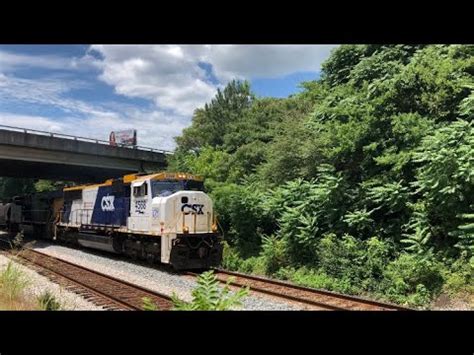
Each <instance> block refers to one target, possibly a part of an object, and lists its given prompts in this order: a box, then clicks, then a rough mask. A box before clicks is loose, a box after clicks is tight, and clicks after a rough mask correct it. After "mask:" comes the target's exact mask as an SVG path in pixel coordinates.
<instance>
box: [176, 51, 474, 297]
mask: <svg viewBox="0 0 474 355" xmlns="http://www.w3.org/2000/svg"><path fill="white" fill-rule="evenodd" d="M301 87H302V91H301V92H300V93H298V94H296V95H293V96H291V97H289V98H286V99H275V98H257V97H255V95H253V94H252V92H251V89H250V86H249V84H248V83H246V82H235V81H234V82H231V83H230V84H228V86H227V87H226V88H225V89H224V90H222V91H219V92H218V94H217V96H216V98H215V99H214V100H212V101H211V102H210V103H209V104H207V105H206V106H205V108H204V109H199V110H196V112H195V115H194V117H193V123H192V125H191V127H190V128H188V129H186V130H185V131H184V132H183V135H182V136H181V137H178V138H177V143H178V148H177V150H176V154H175V156H174V157H173V159H172V161H171V162H170V163H171V164H170V168H171V169H173V170H186V171H190V172H193V173H198V174H203V175H204V176H205V177H206V178H207V182H206V186H207V188H208V190H209V191H210V193H211V194H212V195H213V198H214V200H215V205H216V209H217V210H218V213H219V216H220V224H221V227H222V229H223V232H224V234H225V237H226V240H227V242H228V245H227V246H226V249H225V261H224V263H225V266H227V267H229V268H234V269H239V270H242V271H247V272H256V273H265V274H271V275H276V276H279V277H282V278H287V279H291V280H293V281H295V282H299V283H302V284H309V285H312V286H317V287H325V288H329V289H333V290H340V291H344V292H351V293H359V294H360V293H366V292H369V293H372V294H373V295H378V296H380V297H384V298H388V299H390V300H393V301H397V302H401V303H409V304H412V305H423V304H427V303H428V302H429V301H430V300H431V299H433V298H434V297H435V296H436V295H437V294H439V292H441V290H447V289H452V288H456V290H458V291H459V290H461V289H463V290H466V289H467V290H471V291H472V266H473V258H472V251H473V246H474V240H473V237H474V232H473V231H474V224H473V223H474V154H473V153H474V127H473V123H472V121H473V118H474V46H468V45H426V46H425V45H423V46H406V45H387V46H383V45H347V46H340V47H338V48H337V49H335V50H334V51H333V53H332V54H331V56H330V57H329V58H328V59H327V61H326V62H325V63H324V64H323V68H322V75H321V79H320V80H315V81H311V82H305V83H302V84H301Z"/></svg>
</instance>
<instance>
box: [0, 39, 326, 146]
mask: <svg viewBox="0 0 474 355" xmlns="http://www.w3.org/2000/svg"><path fill="white" fill-rule="evenodd" d="M334 47H335V46H328V45H320V46H318V45H304V46H300V45H298V46H296V45H295V46H287V45H285V46H283V45H259V46H256V45H252V46H249V45H232V46H231V45H212V46H209V45H193V46H187V45H171V46H170V45H166V46H164V45H156V46H150V45H145V46H138V45H125V46H102V45H93V46H88V45H28V46H27V45H19V46H11V45H2V46H0V124H3V125H11V126H19V127H25V128H31V129H41V130H48V131H55V132H60V133H67V134H76V135H81V136H87V137H93V138H99V139H107V137H108V134H109V132H110V131H112V130H119V129H128V128H135V129H137V130H138V140H139V144H140V145H146V146H151V147H155V148H161V149H169V150H172V149H173V148H174V140H173V137H174V136H177V135H179V134H180V133H181V131H182V129H183V128H185V127H187V126H189V124H190V123H191V117H192V113H193V111H194V110H195V109H196V108H198V107H202V106H203V105H204V103H206V102H208V101H209V100H210V99H211V98H212V97H213V96H214V95H215V93H216V90H217V89H218V88H222V87H223V86H225V84H226V83H227V82H228V81H230V80H232V79H246V80H249V81H250V83H251V86H252V89H253V91H254V92H255V94H256V95H257V96H260V97H262V96H271V97H287V96H288V95H291V94H294V93H296V92H297V91H298V90H299V89H298V85H299V83H300V82H302V81H308V80H314V79H316V78H318V76H319V71H320V66H321V63H322V62H323V61H324V59H326V58H327V57H328V55H329V53H330V50H331V49H332V48H334Z"/></svg>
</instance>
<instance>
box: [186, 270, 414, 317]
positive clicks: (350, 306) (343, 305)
mask: <svg viewBox="0 0 474 355" xmlns="http://www.w3.org/2000/svg"><path fill="white" fill-rule="evenodd" d="M188 274H189V275H193V276H197V274H195V273H191V272H189V273H188ZM215 274H216V276H217V279H218V280H219V281H220V282H222V283H226V282H227V281H228V280H229V278H231V277H232V278H234V279H233V281H231V282H230V285H232V286H238V287H245V286H248V287H249V288H250V289H251V290H252V291H254V292H257V293H264V294H267V295H271V296H274V297H277V298H280V299H285V300H290V301H294V302H297V303H300V304H304V305H306V306H307V308H308V309H313V310H337V311H342V310H344V311H347V310H361V311H401V310H409V309H408V308H404V307H401V306H397V305H394V304H390V303H382V302H378V301H374V300H370V299H366V298H362V297H356V296H349V295H344V294H340V293H336V292H331V291H325V290H318V289H313V288H308V287H303V286H298V285H294V284H291V283H288V282H284V281H280V280H274V279H269V278H264V277H258V276H253V275H246V274H241V273H237V272H231V271H226V270H221V269H215Z"/></svg>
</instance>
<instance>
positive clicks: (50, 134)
mask: <svg viewBox="0 0 474 355" xmlns="http://www.w3.org/2000/svg"><path fill="white" fill-rule="evenodd" d="M0 129H6V130H11V131H16V132H18V131H19V132H23V133H33V134H37V133H39V134H41V135H46V136H49V137H54V138H66V139H72V140H75V141H83V142H89V143H96V144H104V145H108V146H110V147H112V145H110V142H109V141H106V140H102V139H95V138H87V137H80V136H73V135H70V134H63V133H54V132H47V131H40V130H37V129H29V128H22V127H14V126H6V125H0ZM116 147H120V148H127V149H138V150H145V151H149V152H152V153H155V152H157V153H163V154H173V152H171V151H169V150H164V149H156V148H151V147H144V146H140V145H137V146H133V147H131V146H127V145H124V144H117V145H116Z"/></svg>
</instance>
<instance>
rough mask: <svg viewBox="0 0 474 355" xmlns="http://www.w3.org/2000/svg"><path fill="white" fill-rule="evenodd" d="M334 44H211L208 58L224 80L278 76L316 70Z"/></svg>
mask: <svg viewBox="0 0 474 355" xmlns="http://www.w3.org/2000/svg"><path fill="white" fill-rule="evenodd" d="M335 47H336V46H334V45H220V46H210V47H209V48H208V53H206V55H205V57H204V59H205V60H206V61H207V62H209V63H211V64H212V66H213V68H214V72H215V75H216V76H217V77H218V78H220V79H221V80H223V81H227V80H231V79H233V78H236V77H237V78H245V79H251V78H276V77H281V76H285V75H288V74H291V73H294V72H302V71H314V72H317V71H319V70H320V68H321V63H322V62H323V61H324V60H325V59H326V58H327V57H328V55H329V52H330V51H331V50H332V49H333V48H335Z"/></svg>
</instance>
